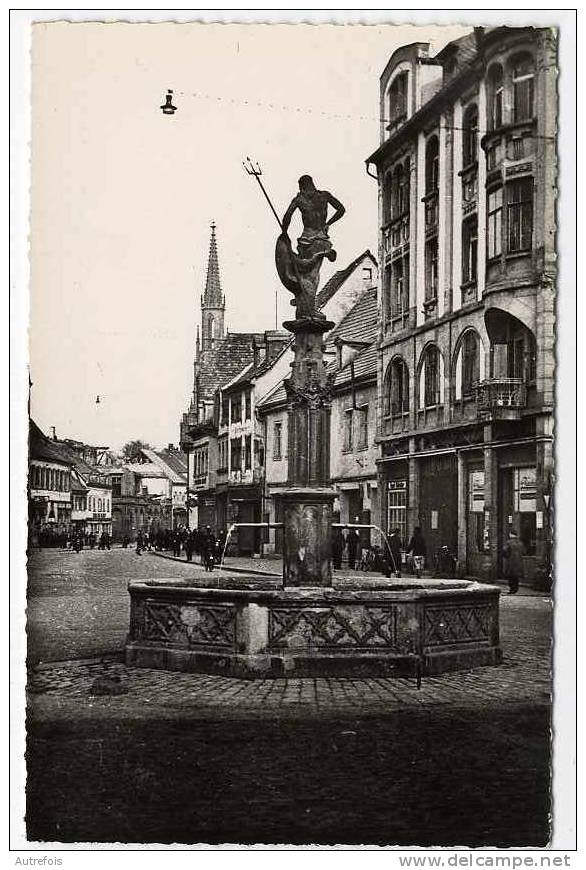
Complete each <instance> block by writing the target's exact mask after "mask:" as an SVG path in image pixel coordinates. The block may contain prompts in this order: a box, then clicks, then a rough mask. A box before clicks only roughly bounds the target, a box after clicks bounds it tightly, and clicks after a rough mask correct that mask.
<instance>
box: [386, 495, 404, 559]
mask: <svg viewBox="0 0 586 870" xmlns="http://www.w3.org/2000/svg"><path fill="white" fill-rule="evenodd" d="M394 529H399V536H400V538H401V541H402V543H403V545H404V544H405V543H406V541H407V481H406V480H390V481H389V482H388V484H387V533H388V534H389V535H390V534H392V532H393V530H394Z"/></svg>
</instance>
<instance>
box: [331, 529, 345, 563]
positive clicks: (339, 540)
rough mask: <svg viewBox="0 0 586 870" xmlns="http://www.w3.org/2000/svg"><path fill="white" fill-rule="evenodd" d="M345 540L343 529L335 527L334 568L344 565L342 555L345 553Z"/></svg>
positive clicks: (333, 545)
mask: <svg viewBox="0 0 586 870" xmlns="http://www.w3.org/2000/svg"><path fill="white" fill-rule="evenodd" d="M345 544H346V542H345V540H344V536H343V534H342V530H341V529H334V534H333V539H332V559H333V562H334V569H335V570H339V569H340V568H341V567H342V555H343V553H344V547H345Z"/></svg>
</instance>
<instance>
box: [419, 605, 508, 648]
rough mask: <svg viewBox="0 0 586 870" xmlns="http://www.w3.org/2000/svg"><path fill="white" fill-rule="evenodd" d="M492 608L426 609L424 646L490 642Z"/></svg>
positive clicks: (488, 606) (472, 606) (461, 606)
mask: <svg viewBox="0 0 586 870" xmlns="http://www.w3.org/2000/svg"><path fill="white" fill-rule="evenodd" d="M491 618H492V608H491V606H490V605H489V604H479V605H476V606H474V605H470V606H468V607H467V606H465V605H462V604H459V605H458V606H456V607H426V608H425V618H424V637H423V645H424V646H425V647H428V646H440V645H442V644H453V643H462V642H466V641H482V640H486V641H489V640H490V626H491Z"/></svg>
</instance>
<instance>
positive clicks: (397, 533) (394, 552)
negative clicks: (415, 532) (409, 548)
mask: <svg viewBox="0 0 586 870" xmlns="http://www.w3.org/2000/svg"><path fill="white" fill-rule="evenodd" d="M389 555H390V561H391V566H390V567H391V571H393V572H394V573H395V574H396V575H397V577H400V576H401V559H402V556H401V530H400V529H393V531H392V533H391V535H389Z"/></svg>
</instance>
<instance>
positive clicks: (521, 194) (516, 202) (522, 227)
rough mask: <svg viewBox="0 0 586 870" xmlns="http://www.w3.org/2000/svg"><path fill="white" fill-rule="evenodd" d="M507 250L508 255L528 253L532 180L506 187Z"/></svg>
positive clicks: (530, 242)
mask: <svg viewBox="0 0 586 870" xmlns="http://www.w3.org/2000/svg"><path fill="white" fill-rule="evenodd" d="M507 212H508V213H507V240H508V241H507V249H508V252H509V253H510V254H515V253H521V252H523V251H530V250H531V245H532V241H533V179H532V178H522V179H520V180H519V181H512V182H509V184H508V185H507Z"/></svg>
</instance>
